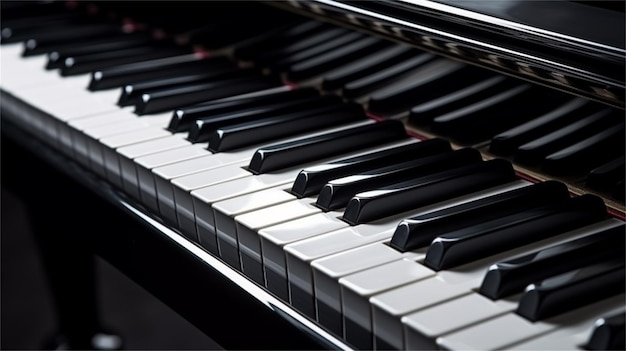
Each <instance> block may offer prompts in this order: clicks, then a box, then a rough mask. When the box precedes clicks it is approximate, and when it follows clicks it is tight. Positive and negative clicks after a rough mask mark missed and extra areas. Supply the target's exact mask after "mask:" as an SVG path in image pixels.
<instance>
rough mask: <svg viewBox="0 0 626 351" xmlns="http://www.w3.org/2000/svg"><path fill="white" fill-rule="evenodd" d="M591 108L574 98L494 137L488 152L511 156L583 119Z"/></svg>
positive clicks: (582, 100)
mask: <svg viewBox="0 0 626 351" xmlns="http://www.w3.org/2000/svg"><path fill="white" fill-rule="evenodd" d="M592 108H593V105H592V104H591V103H590V102H589V101H587V100H584V99H580V98H574V99H572V100H571V101H568V102H566V103H565V104H563V105H561V106H559V107H557V108H556V109H555V110H552V111H550V112H548V113H546V114H545V115H543V116H541V117H538V118H534V119H531V120H529V121H528V122H526V123H523V124H520V125H519V126H516V127H514V128H512V129H509V130H507V131H505V132H502V133H500V134H498V135H496V136H494V137H493V138H492V139H491V143H490V145H489V152H491V153H493V154H494V155H501V156H507V155H511V154H512V153H514V152H515V150H517V148H518V147H519V146H520V145H522V144H525V143H526V142H529V141H531V140H533V139H536V138H538V137H541V136H542V135H546V134H548V133H551V132H553V131H555V130H556V129H558V128H561V127H564V126H566V125H567V124H571V123H572V122H573V121H575V120H578V119H580V118H582V117H585V114H589V113H591V112H592ZM596 108H597V107H596Z"/></svg>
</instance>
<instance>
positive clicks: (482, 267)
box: [1, 2, 624, 349]
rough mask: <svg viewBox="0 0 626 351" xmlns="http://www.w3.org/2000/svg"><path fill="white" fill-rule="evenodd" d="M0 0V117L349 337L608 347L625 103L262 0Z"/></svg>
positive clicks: (618, 316) (614, 333)
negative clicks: (142, 1)
mask: <svg viewBox="0 0 626 351" xmlns="http://www.w3.org/2000/svg"><path fill="white" fill-rule="evenodd" d="M2 5H3V8H2V10H3V13H2V44H3V45H2V47H1V49H2V51H1V54H2V65H3V77H2V82H1V83H2V97H3V104H2V112H3V119H4V120H6V121H10V122H11V123H14V124H16V125H18V126H19V127H20V128H21V129H23V130H24V131H26V132H28V133H30V134H32V135H33V136H34V137H36V138H37V139H39V140H41V141H43V142H45V143H47V144H49V145H50V146H51V147H52V148H53V149H54V150H56V151H58V152H60V153H62V154H64V155H65V156H66V157H68V158H70V159H72V160H73V161H74V162H76V163H77V164H79V165H80V166H82V167H83V168H85V169H86V170H89V171H90V172H93V173H94V174H95V175H97V176H99V177H100V178H102V179H103V180H106V181H108V182H109V183H110V184H112V185H113V186H114V187H115V188H117V189H118V190H119V192H120V193H121V194H123V196H125V197H127V198H128V199H129V200H130V201H132V202H134V203H136V204H137V205H138V206H140V207H141V208H144V209H145V211H146V213H150V215H155V216H157V218H159V219H160V220H162V221H163V222H164V223H166V224H167V225H168V226H171V227H172V228H173V229H175V230H176V231H177V232H179V233H181V234H182V235H184V236H185V237H186V238H187V240H189V241H191V242H193V243H196V244H197V245H198V246H199V247H201V248H203V249H204V250H206V251H208V252H209V253H211V254H212V255H214V256H216V257H218V258H220V259H221V260H223V261H224V262H226V263H227V264H229V265H230V266H231V267H232V268H233V269H236V270H238V271H240V272H241V273H242V274H243V275H244V276H246V277H248V278H249V279H251V280H252V281H254V282H256V283H257V284H259V285H260V286H262V287H263V288H264V289H266V290H267V291H269V292H270V293H272V294H274V295H276V296H277V297H279V298H281V299H283V300H284V301H285V302H287V303H288V304H290V305H291V306H292V307H293V308H294V309H295V310H296V311H298V312H299V313H301V314H303V315H304V316H307V317H309V318H310V319H311V320H313V321H316V322H317V323H319V325H321V326H322V327H323V328H325V329H326V330H328V331H329V332H331V333H333V334H335V335H336V336H338V337H339V338H341V339H343V340H345V342H347V343H348V344H349V345H352V346H354V347H356V348H362V349H373V348H376V349H386V348H393V349H403V348H404V349H418V348H422V349H423V348H426V349H433V348H445V349H465V348H473V349H502V348H520V349H551V348H594V349H597V348H611V347H622V348H623V345H624V340H623V331H624V323H623V315H624V304H623V297H624V250H623V248H624V242H623V241H624V224H623V222H622V221H621V220H620V219H616V218H613V217H618V218H620V215H619V212H620V211H622V212H623V200H624V197H623V196H624V154H623V146H624V120H623V111H622V110H620V109H616V108H614V107H610V106H607V105H604V104H601V103H598V102H593V101H589V100H586V99H584V98H581V97H575V96H571V95H568V94H565V93H562V92H556V91H553V90H550V89H547V88H545V87H540V86H537V85H534V84H531V83H528V82H523V81H521V80H517V79H514V78H511V77H506V76H503V75H500V74H497V73H493V72H491V71H488V70H485V69H483V68H479V67H475V66H473V65H469V64H467V63H460V62H456V61H453V60H450V59H448V58H441V57H438V56H436V55H433V54H431V53H427V52H424V51H421V50H419V49H416V48H412V47H409V46H407V45H405V44H399V43H393V42H390V41H386V40H384V39H380V38H376V37H373V36H370V35H366V34H363V33H360V32H356V31H353V30H350V29H346V28H341V27H337V26H334V25H330V24H327V23H323V22H321V21H316V20H311V19H307V18H304V17H300V16H299V15H294V14H290V13H288V12H284V11H280V10H276V9H274V8H272V7H266V6H263V5H261V4H248V3H246V4H238V6H248V7H247V8H248V10H246V11H244V12H240V11H238V10H239V9H240V8H239V7H238V6H234V7H231V6H229V5H226V3H219V2H218V3H198V2H196V3H187V4H185V6H186V7H189V8H184V7H185V6H179V5H177V6H178V7H176V8H175V9H174V8H173V7H172V4H170V3H156V4H155V8H154V9H153V11H152V12H153V13H152V14H151V15H146V14H145V13H142V12H141V11H137V9H134V10H135V11H134V12H135V13H133V11H132V10H133V9H132V8H130V7H128V8H126V6H124V5H123V4H122V3H110V4H100V5H99V6H95V5H93V4H89V5H87V4H83V3H78V4H74V3H67V4H66V3H45V4H37V3H27V4H26V3H11V2H3V3H2ZM70 5H71V6H70ZM200 9H202V10H203V11H202V12H201V14H200V13H196V12H194V11H198V10H200ZM252 9H254V11H252ZM176 11H185V13H189V14H193V15H190V16H189V17H186V18H185V20H183V21H181V20H172V18H173V17H172V16H173V14H175V13H176ZM127 16H128V17H127ZM233 16H234V17H236V18H237V21H233V20H232V18H233ZM174 17H175V16H174ZM268 19H269V20H268ZM242 21H243V22H246V26H240V25H239V24H240V23H242ZM248 22H249V23H248ZM401 122H403V123H401ZM548 179H553V180H548ZM572 191H573V192H574V193H575V194H572ZM607 204H608V205H609V207H610V213H611V214H609V211H607ZM594 323H595V324H594Z"/></svg>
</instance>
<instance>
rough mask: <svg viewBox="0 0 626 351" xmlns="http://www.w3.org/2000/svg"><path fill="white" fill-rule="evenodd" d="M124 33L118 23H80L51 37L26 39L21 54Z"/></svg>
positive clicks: (39, 51)
mask: <svg viewBox="0 0 626 351" xmlns="http://www.w3.org/2000/svg"><path fill="white" fill-rule="evenodd" d="M120 34H124V32H123V31H122V29H121V27H120V26H119V25H111V24H95V25H80V26H76V27H75V28H68V31H67V33H65V34H64V35H62V36H56V37H53V38H46V37H39V36H38V37H37V38H32V39H27V40H26V42H25V43H24V51H23V52H22V56H24V57H28V56H35V55H41V54H45V53H48V52H50V51H52V50H57V49H63V48H67V47H68V46H69V45H71V44H74V45H81V44H82V43H83V42H89V40H95V39H99V38H104V37H110V36H113V35H120Z"/></svg>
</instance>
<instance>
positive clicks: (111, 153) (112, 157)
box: [100, 127, 172, 189]
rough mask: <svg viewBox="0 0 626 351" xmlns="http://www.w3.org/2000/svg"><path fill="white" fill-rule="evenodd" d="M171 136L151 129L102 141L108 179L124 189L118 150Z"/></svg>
mask: <svg viewBox="0 0 626 351" xmlns="http://www.w3.org/2000/svg"><path fill="white" fill-rule="evenodd" d="M171 135H172V134H171V133H170V132H168V131H167V130H164V129H161V128H155V127H149V128H145V129H140V130H135V131H131V132H127V133H123V134H117V135H112V136H109V137H105V138H102V139H100V144H101V147H102V159H103V161H104V169H105V172H106V174H105V176H106V178H107V179H108V180H109V181H111V182H112V183H113V184H115V185H116V186H117V187H118V188H120V189H121V188H122V187H123V185H122V177H121V173H120V159H119V157H118V153H117V149H118V148H120V147H124V146H126V145H135V144H137V143H141V142H144V141H149V140H154V139H160V138H165V137H170V136H171Z"/></svg>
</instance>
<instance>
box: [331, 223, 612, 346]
mask: <svg viewBox="0 0 626 351" xmlns="http://www.w3.org/2000/svg"><path fill="white" fill-rule="evenodd" d="M620 224H621V222H620V221H617V220H606V221H604V222H601V223H596V224H593V225H589V226H586V227H584V228H580V229H577V230H574V231H570V232H567V233H562V234H560V235H558V236H555V237H552V238H549V239H545V240H542V241H539V242H536V243H533V244H529V245H525V246H523V247H519V248H516V249H513V250H509V251H506V252H503V253H499V254H496V255H493V256H490V257H487V258H484V259H481V260H479V261H475V262H472V263H469V264H465V265H463V266H459V267H456V268H454V269H449V270H444V271H440V272H437V273H436V275H435V276H433V277H430V278H427V279H423V280H420V281H417V282H413V283H411V284H408V285H403V286H400V287H396V288H394V289H391V290H388V291H386V292H382V293H379V294H376V295H373V296H371V297H369V296H365V298H369V303H370V305H371V313H372V319H371V322H372V323H371V328H372V329H371V330H372V332H373V333H374V336H375V339H374V340H375V345H374V346H375V347H376V348H381V349H382V348H385V347H391V348H395V349H402V348H403V347H404V344H403V340H404V338H405V335H404V331H405V330H406V332H407V334H413V337H412V340H422V341H421V342H422V343H424V342H425V341H424V340H428V342H429V343H430V344H429V347H431V348H432V347H433V346H434V342H435V338H436V337H438V336H439V335H444V334H446V333H451V332H453V331H454V329H455V328H461V327H462V326H461V325H460V324H463V325H465V326H468V325H471V323H474V322H477V321H478V320H480V319H486V318H493V317H496V316H498V315H501V314H503V313H505V312H509V311H512V310H514V309H515V308H516V302H515V299H514V298H507V299H502V300H499V301H497V302H496V303H493V302H491V304H492V305H490V307H489V308H485V309H481V313H479V314H476V311H475V310H474V309H473V308H468V309H466V310H463V309H459V311H458V312H455V313H454V314H449V313H450V312H449V311H451V310H453V309H456V308H458V306H456V305H454V304H453V305H450V306H447V303H449V302H450V301H454V300H455V299H458V298H461V297H467V299H468V300H470V301H472V300H481V301H482V300H483V299H484V298H483V297H482V296H481V295H478V294H477V293H475V291H477V290H478V288H479V287H480V284H481V283H482V279H483V278H484V275H485V273H486V272H487V269H488V267H489V266H490V265H491V264H493V263H496V262H501V261H503V260H506V259H510V258H513V257H516V256H520V255H524V254H526V253H529V252H532V251H535V250H538V249H541V248H544V247H547V246H551V245H554V244H558V243H562V242H566V241H570V240H573V239H575V238H579V237H583V236H587V235H590V234H593V233H595V232H598V231H600V230H603V229H606V228H611V227H613V226H616V225H620ZM415 264H416V265H417V264H420V263H419V262H416V263H415ZM356 275H359V276H360V280H361V281H365V280H364V277H365V276H369V279H371V280H372V281H374V280H376V279H377V275H376V274H375V272H374V273H371V272H370V271H369V270H366V271H362V272H359V273H357V274H356ZM351 279H352V278H351V276H347V277H344V278H342V280H340V284H341V287H342V298H343V299H345V298H346V297H347V296H353V295H347V294H353V293H356V294H357V295H358V291H356V289H355V282H354V281H351ZM348 282H351V283H350V284H347V283H348ZM348 290H351V292H350V293H347V291H348ZM471 295H477V297H471V298H470V297H468V296H471ZM361 298H363V297H361ZM485 300H487V301H488V299H485ZM484 302H485V301H482V302H480V301H478V302H477V304H478V305H480V304H481V303H484ZM345 304H346V302H345V301H344V308H345ZM455 306H456V307H455ZM439 309H441V310H440V311H439ZM439 312H441V313H439ZM444 312H445V313H444ZM350 313H352V312H351V310H344V317H345V318H346V319H353V320H357V319H358V318H359V317H358V316H351V315H350ZM357 313H362V312H359V311H357ZM446 313H448V314H446ZM433 314H436V315H438V316H443V317H442V318H444V320H443V321H440V323H431V322H430V320H429V319H432V315H433ZM520 318H521V317H520ZM447 319H454V320H456V322H452V321H448V320H447ZM418 326H419V327H418ZM404 327H406V329H405V328H404ZM477 348H478V349H482V347H477Z"/></svg>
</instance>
